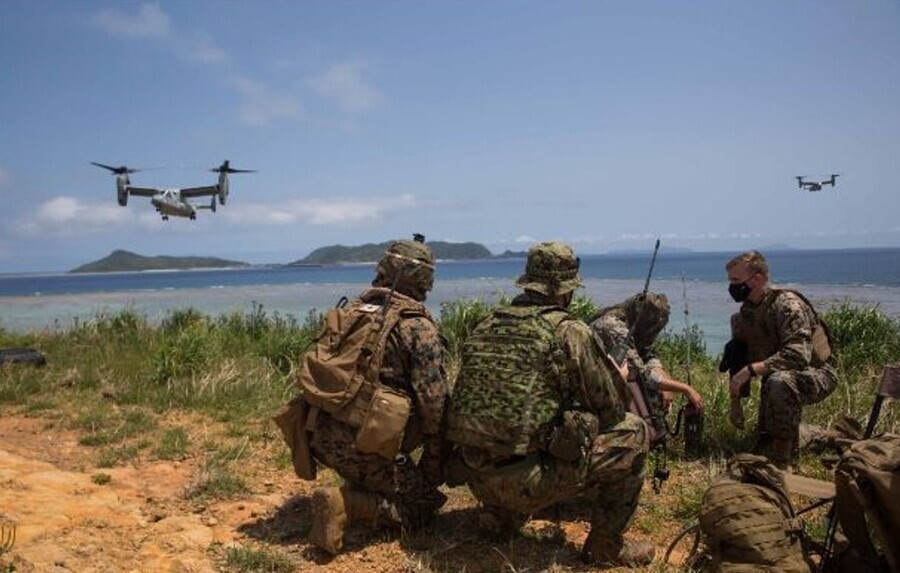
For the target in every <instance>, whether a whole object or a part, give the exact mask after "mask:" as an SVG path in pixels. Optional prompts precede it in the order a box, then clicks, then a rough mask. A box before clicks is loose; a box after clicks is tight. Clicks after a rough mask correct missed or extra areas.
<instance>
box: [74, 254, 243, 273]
mask: <svg viewBox="0 0 900 573" xmlns="http://www.w3.org/2000/svg"><path fill="white" fill-rule="evenodd" d="M249 266H250V265H249V264H248V263H244V262H241V261H229V260H227V259H218V258H216V257H166V256H160V257H144V256H142V255H138V254H135V253H132V252H130V251H122V250H116V251H113V252H111V253H110V254H109V255H108V256H106V257H104V258H102V259H100V260H98V261H94V262H92V263H87V264H86V265H81V266H80V267H77V268H74V269H72V270H70V271H69V272H70V273H106V272H114V271H150V270H154V271H160V270H183V269H199V268H224V267H249Z"/></svg>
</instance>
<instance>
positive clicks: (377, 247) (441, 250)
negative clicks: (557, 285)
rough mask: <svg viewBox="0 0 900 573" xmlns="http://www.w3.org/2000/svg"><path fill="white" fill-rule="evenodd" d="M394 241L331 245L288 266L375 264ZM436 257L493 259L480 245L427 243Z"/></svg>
mask: <svg viewBox="0 0 900 573" xmlns="http://www.w3.org/2000/svg"><path fill="white" fill-rule="evenodd" d="M392 242H393V241H386V242H384V243H378V244H375V243H366V244H365V245H359V246H356V247H345V246H344V245H331V246H328V247H319V248H318V249H316V250H314V251H313V252H311V253H310V254H309V255H307V256H306V257H304V258H302V259H300V260H297V261H294V262H292V263H288V266H299V265H310V264H320V265H325V264H336V263H374V262H377V261H378V259H380V258H381V255H383V254H384V252H385V251H386V250H387V248H388V247H389V246H391V243H392ZM427 245H428V246H429V247H431V250H432V251H434V256H435V258H437V259H440V260H466V259H490V258H491V257H493V255H492V254H491V251H489V250H488V248H487V247H485V246H484V245H481V244H479V243H471V242H469V243H446V242H443V241H430V242H428V243H427Z"/></svg>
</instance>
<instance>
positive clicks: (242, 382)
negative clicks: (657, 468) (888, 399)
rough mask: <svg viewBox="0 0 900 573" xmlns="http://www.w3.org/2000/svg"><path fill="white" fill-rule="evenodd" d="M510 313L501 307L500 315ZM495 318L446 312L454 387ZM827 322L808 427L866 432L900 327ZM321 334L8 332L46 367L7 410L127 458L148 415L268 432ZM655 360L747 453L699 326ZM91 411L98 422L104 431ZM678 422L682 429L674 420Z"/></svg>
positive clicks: (223, 321)
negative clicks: (841, 424) (818, 392)
mask: <svg viewBox="0 0 900 573" xmlns="http://www.w3.org/2000/svg"><path fill="white" fill-rule="evenodd" d="M508 302H509V300H508V299H507V298H503V299H502V300H500V301H499V302H498V304H505V303H508ZM492 309H493V305H491V304H489V303H487V302H485V301H483V300H479V299H474V300H456V301H450V302H447V303H444V304H443V305H442V307H441V314H440V324H439V326H440V329H441V333H442V335H443V336H444V338H445V340H446V344H447V348H446V357H447V370H448V373H449V378H450V383H451V384H452V382H453V380H454V378H455V375H456V370H457V369H458V364H459V357H460V353H461V350H462V345H463V343H464V342H465V340H466V338H467V337H468V336H470V335H471V333H472V330H473V329H474V328H475V326H476V325H477V324H478V323H479V322H480V321H481V320H483V319H484V318H485V317H486V316H487V315H488V314H489V313H490V312H491V310H492ZM571 310H572V311H573V314H575V315H576V316H578V317H580V318H583V319H586V318H589V317H590V316H592V315H593V314H594V313H595V312H596V310H597V306H596V305H595V304H594V303H593V301H591V300H590V299H589V298H586V297H576V299H575V300H574V301H573V304H572V306H571ZM822 316H823V319H824V320H825V322H826V323H827V324H828V326H829V327H830V330H831V333H832V335H833V337H834V342H835V345H834V346H835V354H834V363H835V365H836V368H837V370H838V375H839V378H840V383H839V386H838V388H837V390H835V392H834V394H833V395H832V396H830V397H829V398H828V399H826V400H824V401H823V402H821V403H820V404H817V405H814V406H811V407H807V408H805V410H804V418H805V419H806V420H807V421H811V422H815V423H818V424H822V425H826V426H828V425H831V424H832V423H833V422H834V421H835V420H836V419H838V418H839V417H840V416H844V415H849V416H852V417H855V418H856V419H857V420H860V421H861V422H863V423H864V422H865V419H866V416H867V414H868V412H869V409H870V408H871V405H872V401H873V399H874V396H875V395H876V392H877V390H878V387H879V384H880V382H881V376H882V372H883V369H884V366H885V365H886V364H888V363H894V362H900V323H898V321H897V320H896V319H894V318H891V317H888V316H885V315H884V314H883V313H882V312H881V311H880V310H879V309H878V308H877V307H860V306H855V305H853V304H851V303H850V302H844V303H842V304H839V305H837V306H835V307H833V308H831V309H830V310H828V311H827V312H825V313H823V314H822ZM320 324H321V315H320V314H318V313H316V312H312V313H310V314H309V315H308V316H306V317H304V319H303V320H302V321H300V320H298V319H296V318H294V317H292V316H282V315H279V314H277V313H269V312H267V311H266V310H265V309H264V308H263V306H262V305H260V304H254V305H253V309H252V310H251V311H250V312H249V313H246V314H241V313H232V314H225V315H220V316H216V317H212V316H207V315H204V314H202V313H200V312H198V311H196V310H194V309H190V308H188V309H181V310H176V311H172V312H171V313H170V314H168V315H167V316H166V317H165V318H164V319H163V320H162V321H161V323H160V324H159V325H158V326H152V325H151V324H150V323H149V322H148V320H147V319H146V318H145V317H143V316H141V315H139V314H137V313H136V312H135V311H134V310H132V309H125V310H123V311H120V312H118V313H115V314H105V313H101V314H98V315H96V316H95V317H93V318H92V319H90V320H86V321H80V322H77V323H76V324H74V325H73V326H72V327H70V328H69V329H68V330H64V331H47V332H44V333H30V334H15V333H11V332H8V331H6V330H3V329H2V328H0V341H2V343H3V345H5V346H30V347H35V348H38V349H39V350H41V351H42V352H44V354H45V355H46V356H47V358H48V364H47V366H45V367H44V368H39V369H38V368H33V367H27V366H23V365H15V366H13V365H9V366H4V367H2V368H0V403H5V404H8V405H18V406H19V407H20V408H21V410H22V411H23V412H28V411H41V412H44V413H52V415H54V416H62V417H64V418H66V419H68V423H69V424H70V425H71V426H72V427H76V428H80V429H81V431H82V432H84V435H85V437H86V438H85V439H87V440H88V441H93V442H96V443H97V446H98V447H120V446H123V445H124V444H127V443H130V441H133V440H135V439H136V436H135V435H134V434H135V433H137V434H140V433H141V432H134V431H133V430H130V429H129V428H131V427H133V426H134V424H135V421H136V420H140V419H141V418H140V415H139V414H137V413H135V412H136V411H137V410H141V409H144V410H146V411H147V412H150V413H152V414H153V415H156V416H162V415H165V414H166V413H168V412H171V411H173V410H183V411H186V412H197V413H201V414H203V415H208V416H211V417H212V418H214V419H216V420H219V421H221V422H223V423H226V424H230V425H233V426H235V427H236V428H241V429H242V430H246V429H247V428H251V427H253V426H254V425H258V424H260V423H261V422H260V421H267V420H268V418H269V416H270V415H271V413H272V412H273V411H274V410H275V409H277V408H278V407H279V406H280V405H281V404H283V403H284V402H286V401H287V400H288V399H289V397H290V396H291V395H293V393H294V392H295V389H294V377H295V374H296V367H297V364H298V359H299V357H300V355H301V354H302V353H303V352H304V351H305V350H306V349H307V348H309V347H310V345H311V344H312V341H313V340H314V337H315V336H316V334H317V332H318V328H319V326H320ZM655 350H656V352H657V354H658V355H659V356H660V357H661V358H662V360H663V362H664V364H665V365H666V367H667V369H668V370H669V371H670V373H671V374H672V375H673V376H675V377H676V378H678V379H681V380H688V379H689V380H690V382H691V383H692V384H693V385H694V386H695V387H696V388H697V389H698V391H699V392H700V393H701V394H702V395H703V396H704V400H705V402H706V405H707V416H706V432H705V434H706V437H707V442H708V444H709V452H710V455H728V454H729V453H730V452H732V451H738V450H741V449H746V447H747V444H746V440H747V439H748V438H747V436H748V435H750V433H751V432H750V431H749V430H751V429H752V428H748V429H747V430H745V431H744V432H739V431H737V430H735V429H734V428H731V426H730V424H729V423H728V421H727V420H728V416H727V411H728V402H729V400H728V394H727V380H726V377H725V375H722V374H719V373H718V372H717V371H716V364H717V359H718V357H717V356H712V355H710V354H709V353H708V349H707V348H706V347H705V345H704V343H703V333H702V332H701V331H700V330H699V329H698V328H697V327H696V325H695V326H694V327H693V328H691V329H690V330H687V331H682V332H674V331H666V332H664V333H663V334H662V335H661V336H660V337H659V338H658V340H657V342H656V345H655ZM688 356H690V360H689V361H688ZM757 399H758V383H756V384H754V391H753V394H752V395H751V397H750V398H749V399H748V400H746V401H745V411H746V413H747V419H748V423H749V424H751V425H752V423H753V420H754V419H755V412H756V407H757V404H758V402H757ZM676 405H677V404H676ZM85 412H92V413H93V414H92V416H94V418H95V419H96V423H94V426H91V422H90V417H89V416H87V415H86V414H85ZM101 416H105V417H106V418H104V419H101V418H100V417H101ZM670 422H671V423H672V424H674V413H673V419H672V420H671V421H670ZM141 423H145V424H146V425H147V426H146V427H147V428H148V430H147V432H151V433H152V432H159V433H160V438H161V437H162V436H163V435H164V433H165V431H166V430H165V428H161V429H156V428H155V426H154V424H153V422H152V420H151V421H146V420H145V421H143V422H141ZM878 429H879V431H894V432H896V431H898V429H900V412H898V411H897V408H895V407H891V406H890V405H889V406H887V407H885V408H884V411H883V413H882V417H881V421H880V423H879V426H878ZM253 432H254V433H256V434H259V433H260V431H259V430H253ZM234 433H239V432H234ZM170 439H171V437H170ZM179 447H181V446H179ZM171 449H172V446H168V447H165V448H160V447H157V451H159V452H160V454H161V455H163V456H172V455H185V454H184V452H183V451H180V450H178V447H176V448H175V449H176V451H177V452H178V453H177V454H173V453H169V452H168V451H167V450H171Z"/></svg>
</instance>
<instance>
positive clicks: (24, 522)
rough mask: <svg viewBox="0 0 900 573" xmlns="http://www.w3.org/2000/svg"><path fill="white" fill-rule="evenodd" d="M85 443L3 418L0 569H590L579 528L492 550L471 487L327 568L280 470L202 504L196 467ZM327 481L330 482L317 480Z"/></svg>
mask: <svg viewBox="0 0 900 573" xmlns="http://www.w3.org/2000/svg"><path fill="white" fill-rule="evenodd" d="M192 431H197V432H199V431H202V430H201V429H199V428H195V429H194V430H192ZM78 439H79V438H78V434H77V433H75V432H73V431H71V430H68V429H65V428H64V427H61V426H60V425H58V424H55V423H54V422H53V420H51V419H46V418H37V417H25V416H22V415H12V414H10V413H8V412H5V413H0V523H2V524H4V529H5V532H6V538H7V540H9V538H10V532H11V531H12V530H13V527H14V531H15V541H14V544H12V547H11V548H10V549H8V550H5V551H4V550H2V549H0V573H9V572H13V571H15V572H32V571H35V572H60V573H61V572H69V571H72V572H78V573H89V572H120V571H122V572H132V571H133V572H143V571H154V572H162V571H172V572H203V573H206V572H214V571H290V570H295V571H323V572H349V571H386V572H387V571H389V572H399V571H410V572H417V571H418V572H425V573H428V572H437V571H441V572H443V571H447V572H467V573H472V572H481V571H484V572H487V571H509V572H525V571H531V572H533V571H557V572H564V571H593V570H596V569H594V568H592V567H588V566H586V565H584V564H583V563H581V561H580V560H579V548H580V545H581V543H582V541H583V540H584V538H585V536H586V535H587V524H586V523H585V522H584V521H583V520H580V519H579V518H578V517H572V516H564V515H557V516H556V517H555V518H554V519H553V520H547V521H542V520H534V521H532V522H531V523H530V524H529V525H528V526H527V528H526V529H525V531H524V534H523V535H521V536H519V537H517V538H515V539H513V540H512V541H508V542H496V541H492V540H490V539H487V538H485V537H484V536H483V535H482V534H481V533H479V532H478V530H477V529H476V528H474V527H473V526H472V521H473V517H474V515H475V513H476V511H477V506H476V504H475V502H474V501H473V500H472V498H471V497H470V496H469V495H468V493H467V492H466V490H465V489H455V490H452V491H448V492H447V493H448V495H449V497H450V501H449V502H448V504H447V505H446V506H445V507H444V508H443V509H442V511H441V514H440V515H439V517H438V519H437V523H436V524H435V526H434V527H433V528H432V529H430V530H429V531H428V532H425V533H419V534H416V535H398V534H397V532H390V531H384V532H380V533H374V534H373V533H370V532H366V531H353V532H352V533H351V534H350V535H349V536H348V539H347V544H346V545H347V547H346V551H345V552H344V553H343V554H341V555H339V556H338V557H336V558H329V557H328V556H327V555H325V554H323V553H322V552H320V551H319V550H317V549H315V548H314V547H311V546H309V545H308V544H307V543H306V535H307V533H308V531H309V525H310V522H309V519H310V515H309V507H310V506H309V499H310V497H309V496H310V493H311V491H312V487H313V484H310V483H307V482H302V481H300V480H298V479H297V478H295V477H294V475H293V473H292V472H291V470H290V469H286V468H283V467H276V466H277V464H274V463H272V461H271V460H272V458H271V456H268V455H266V456H261V455H250V456H248V458H247V459H246V460H242V461H241V463H240V466H241V467H240V471H241V474H242V475H243V476H245V478H246V479H247V482H248V483H249V484H250V492H249V493H243V494H240V495H239V496H237V497H235V498H231V499H206V500H202V501H198V500H197V499H192V498H190V497H189V496H186V495H185V493H186V492H187V491H189V490H190V488H191V487H192V484H194V483H195V482H196V480H197V476H198V474H199V473H200V472H202V460H201V459H199V458H196V459H195V458H190V457H189V458H187V459H184V460H182V461H174V462H173V461H159V460H153V459H146V460H145V459H141V457H140V456H138V457H137V458H136V459H132V460H129V461H128V462H127V463H126V464H125V465H124V466H121V467H114V468H98V467H96V465H95V464H96V461H95V460H96V458H97V451H96V449H94V448H90V447H86V446H82V445H79V441H78ZM272 447H273V448H274V447H281V446H280V444H274V443H273V446H272ZM682 479H683V480H688V481H689V480H690V479H692V478H691V477H690V476H681V477H678V478H676V479H673V480H670V482H669V485H667V488H666V491H667V492H668V493H665V492H664V494H663V495H661V496H655V495H653V494H652V493H649V492H648V493H647V494H646V495H645V496H644V498H643V499H644V500H646V501H642V507H641V509H640V510H639V514H638V519H637V522H638V525H639V527H635V528H633V532H632V534H633V535H635V536H638V537H644V538H650V539H652V540H654V541H656V542H657V543H658V544H660V546H663V547H664V545H665V543H667V542H668V541H669V540H671V539H672V538H673V537H674V536H675V534H676V533H677V532H678V530H679V528H680V526H681V524H680V523H677V522H675V521H672V520H671V519H668V520H667V518H659V517H656V515H657V514H659V513H660V510H659V507H661V506H660V504H663V505H666V504H674V503H675V501H674V500H675V499H676V497H677V492H678V485H677V484H678V482H679V480H682ZM319 482H320V483H323V482H324V483H328V482H333V483H336V478H335V477H334V476H333V475H331V474H330V473H329V472H322V475H320V477H319ZM673 482H674V483H673ZM654 507H656V509H654ZM640 524H643V526H640ZM230 552H231V553H230ZM241 552H243V553H241ZM660 553H661V552H660ZM229 554H230V555H231V557H233V558H234V559H232V560H229ZM241 555H243V556H244V559H239V558H236V556H238V557H239V556H241ZM260 555H265V556H267V558H266V559H262V558H258V557H259V556H260ZM253 557H257V558H258V559H256V560H255V561H254V559H253ZM653 569H654V570H661V569H662V567H660V566H653Z"/></svg>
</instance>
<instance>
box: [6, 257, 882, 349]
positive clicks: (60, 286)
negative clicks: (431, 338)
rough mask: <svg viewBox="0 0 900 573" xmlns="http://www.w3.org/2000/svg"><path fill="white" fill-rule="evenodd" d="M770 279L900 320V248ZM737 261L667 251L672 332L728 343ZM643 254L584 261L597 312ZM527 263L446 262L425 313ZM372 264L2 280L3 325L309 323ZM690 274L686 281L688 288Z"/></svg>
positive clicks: (489, 288) (485, 291)
mask: <svg viewBox="0 0 900 573" xmlns="http://www.w3.org/2000/svg"><path fill="white" fill-rule="evenodd" d="M767 256H768V258H769V262H770V267H771V270H772V274H773V279H774V281H775V282H776V283H778V284H781V285H790V286H795V287H799V288H800V289H801V290H802V291H803V292H804V293H805V294H806V295H807V296H808V297H809V298H810V299H811V300H812V301H813V302H814V303H815V304H816V305H817V306H818V307H819V308H820V309H821V308H827V307H828V306H829V305H832V304H835V303H837V302H841V301H844V300H850V301H853V302H856V303H859V304H866V305H878V306H879V307H880V308H881V310H882V311H884V312H885V313H887V314H889V315H891V316H897V317H900V249H875V250H845V251H786V252H783V253H772V254H768V253H767ZM729 257H730V254H729V253H677V254H667V253H665V252H663V253H660V255H659V258H658V259H657V262H656V266H655V268H654V277H653V279H652V281H651V284H650V288H651V290H655V291H657V292H662V293H665V294H666V295H667V296H668V297H669V300H670V303H671V305H672V318H671V321H670V324H669V328H670V329H672V330H676V331H681V329H683V328H684V327H685V316H684V306H685V302H686V303H687V307H688V310H689V314H688V317H687V318H688V321H689V323H690V324H697V325H698V326H699V327H700V328H701V330H702V331H703V332H704V335H705V339H706V344H707V349H708V351H709V352H710V353H712V354H715V353H717V352H718V351H719V349H720V348H721V345H722V344H723V343H724V341H725V340H726V339H727V337H728V317H729V316H730V314H731V313H732V312H734V311H735V310H736V308H737V307H736V305H735V304H734V303H733V302H732V301H731V299H730V298H729V297H728V293H727V290H726V286H727V285H726V281H725V271H724V263H725V261H726V260H727V259H728V258H729ZM649 258H650V257H649V254H646V255H636V254H629V255H595V256H587V257H584V258H583V259H582V275H583V277H584V283H585V288H584V290H583V291H582V294H584V295H587V296H589V297H591V298H592V299H593V300H594V301H595V302H596V303H597V304H598V305H601V306H602V305H607V304H613V303H616V302H618V301H620V300H622V299H624V298H626V297H628V296H630V295H632V294H634V293H636V292H638V291H640V290H641V289H642V288H643V286H644V274H645V273H646V272H647V267H648V266H649ZM523 267H524V260H523V259H509V260H488V261H466V262H461V261H454V262H443V263H439V264H438V269H437V280H436V283H435V288H434V290H433V291H432V293H431V294H430V295H429V299H428V300H427V301H426V304H427V305H428V306H429V308H430V309H431V310H432V312H434V313H435V314H439V313H440V306H441V303H442V302H444V301H448V300H454V299H459V298H482V299H485V300H488V301H494V300H496V299H497V298H498V297H499V296H500V295H501V294H504V293H505V294H508V295H511V294H515V293H516V292H517V291H516V289H515V287H514V285H513V282H514V280H515V277H516V276H517V275H518V274H519V273H520V272H521V271H522V268H523ZM372 272H373V266H372V265H348V266H324V267H292V268H284V267H281V268H250V269H235V270H202V271H201V270H198V271H177V272H143V273H104V274H91V275H68V274H52V275H51V274H46V275H34V274H32V275H5V276H0V327H2V328H4V329H6V330H10V331H16V332H26V331H35V330H43V329H64V328H68V327H69V326H71V325H72V324H73V323H74V322H75V321H76V320H78V321H84V320H89V319H90V318H92V317H93V316H96V315H97V314H100V313H115V312H118V311H120V310H122V309H125V308H129V309H131V310H134V311H135V312H138V313H139V314H142V315H145V316H147V317H148V318H149V319H150V320H152V321H155V320H158V319H160V318H162V317H163V316H165V315H166V313H168V312H169V311H170V310H172V309H175V308H187V307H192V308H195V309H197V310H199V311H201V312H204V313H209V314H219V313H223V312H242V313H245V312H250V311H251V310H252V309H253V306H254V304H261V305H262V306H263V308H264V309H265V310H266V311H268V312H278V313H280V314H283V315H293V316H295V317H298V318H300V319H302V318H303V317H305V316H306V314H307V313H308V312H309V311H311V310H321V309H324V308H327V307H329V306H331V305H333V304H334V303H335V302H336V301H337V300H338V299H339V298H340V297H341V296H344V295H348V296H352V295H353V294H355V293H356V292H358V291H359V290H361V289H362V288H365V286H366V285H367V284H368V282H369V281H370V280H371V277H372ZM682 276H684V280H683V281H682Z"/></svg>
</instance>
